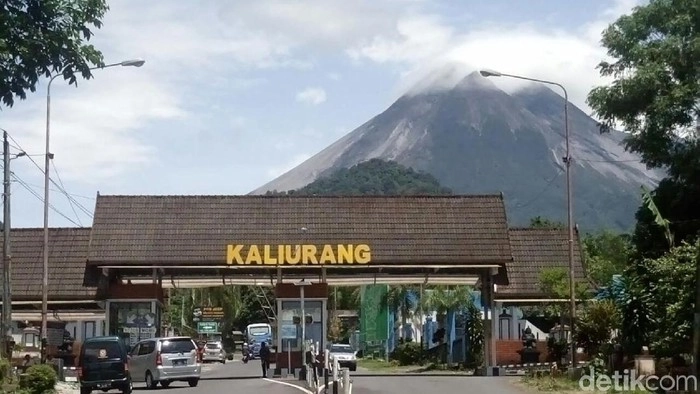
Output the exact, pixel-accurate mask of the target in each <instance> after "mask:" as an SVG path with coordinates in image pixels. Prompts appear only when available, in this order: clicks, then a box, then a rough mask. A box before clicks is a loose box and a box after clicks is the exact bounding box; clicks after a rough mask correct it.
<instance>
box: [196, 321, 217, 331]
mask: <svg viewBox="0 0 700 394" xmlns="http://www.w3.org/2000/svg"><path fill="white" fill-rule="evenodd" d="M197 332H198V333H200V334H217V333H219V323H218V322H215V321H200V322H197Z"/></svg>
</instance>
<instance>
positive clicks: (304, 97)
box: [297, 87, 326, 105]
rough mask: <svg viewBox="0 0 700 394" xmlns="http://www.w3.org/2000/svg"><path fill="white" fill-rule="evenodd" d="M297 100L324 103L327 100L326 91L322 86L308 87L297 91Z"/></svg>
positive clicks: (308, 102)
mask: <svg viewBox="0 0 700 394" xmlns="http://www.w3.org/2000/svg"><path fill="white" fill-rule="evenodd" d="M297 101H299V102H300V103H306V104H312V105H319V104H323V103H324V102H326V91H325V90H323V89H322V88H313V87H309V88H306V89H304V90H302V91H301V92H299V93H297Z"/></svg>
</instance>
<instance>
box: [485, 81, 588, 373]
mask: <svg viewBox="0 0 700 394" xmlns="http://www.w3.org/2000/svg"><path fill="white" fill-rule="evenodd" d="M479 73H480V74H481V75H482V76H483V77H508V78H515V79H522V80H526V81H533V82H539V83H544V84H548V85H554V86H558V87H559V88H561V90H562V91H563V92H564V136H565V139H566V157H565V158H564V164H565V165H566V211H567V227H568V228H569V302H570V304H571V305H570V318H571V323H570V330H571V331H570V332H571V349H570V352H571V367H572V368H575V367H576V342H575V341H574V319H575V318H576V296H575V293H574V223H573V222H574V220H573V206H572V193H571V148H570V138H569V94H568V92H567V91H566V88H565V87H564V86H563V85H562V84H560V83H557V82H552V81H546V80H542V79H536V78H529V77H523V76H520V75H512V74H504V73H501V72H498V71H493V70H481V71H479Z"/></svg>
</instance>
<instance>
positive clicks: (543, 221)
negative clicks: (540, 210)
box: [530, 216, 566, 229]
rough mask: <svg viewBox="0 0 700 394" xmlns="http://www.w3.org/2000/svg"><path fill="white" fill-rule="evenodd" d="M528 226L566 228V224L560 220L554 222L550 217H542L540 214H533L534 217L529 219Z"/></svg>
mask: <svg viewBox="0 0 700 394" xmlns="http://www.w3.org/2000/svg"><path fill="white" fill-rule="evenodd" d="M530 227H535V228H552V229H557V228H566V225H565V224H564V223H561V222H555V221H552V220H550V219H547V218H543V217H542V216H535V217H534V218H532V219H530Z"/></svg>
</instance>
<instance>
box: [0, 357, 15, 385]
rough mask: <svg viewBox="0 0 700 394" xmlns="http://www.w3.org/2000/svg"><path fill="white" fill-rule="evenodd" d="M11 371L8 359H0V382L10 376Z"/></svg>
mask: <svg viewBox="0 0 700 394" xmlns="http://www.w3.org/2000/svg"><path fill="white" fill-rule="evenodd" d="M11 372H12V365H11V364H10V360H7V359H4V358H3V359H0V382H4V381H6V380H7V379H8V378H9V377H10V376H11Z"/></svg>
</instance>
